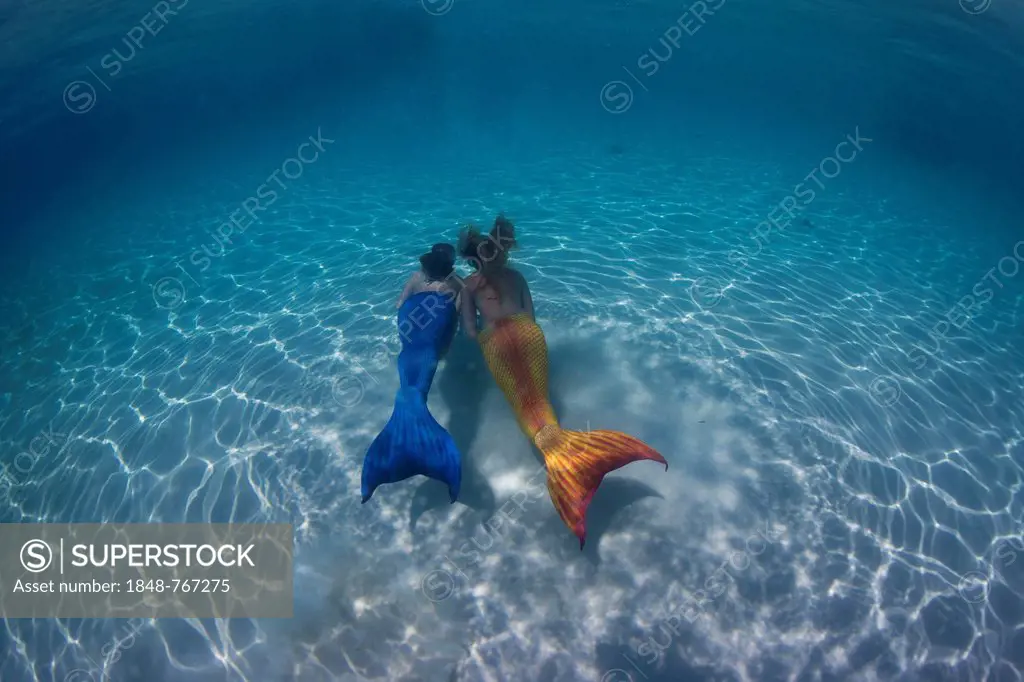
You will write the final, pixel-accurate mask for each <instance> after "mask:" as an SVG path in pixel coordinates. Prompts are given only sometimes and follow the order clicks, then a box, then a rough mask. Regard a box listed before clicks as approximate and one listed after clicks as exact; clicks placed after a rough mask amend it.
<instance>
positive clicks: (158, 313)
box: [0, 0, 1024, 682]
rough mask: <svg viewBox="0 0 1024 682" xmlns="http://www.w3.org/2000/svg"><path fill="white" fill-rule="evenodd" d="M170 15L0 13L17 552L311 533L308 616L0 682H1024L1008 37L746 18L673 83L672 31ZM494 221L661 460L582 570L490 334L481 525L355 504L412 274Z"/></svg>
mask: <svg viewBox="0 0 1024 682" xmlns="http://www.w3.org/2000/svg"><path fill="white" fill-rule="evenodd" d="M709 4H713V3H709ZM716 6H717V5H716ZM179 9H180V13H179V14H177V15H173V16H168V17H167V19H168V20H167V21H166V25H165V26H164V29H163V31H166V34H165V33H163V32H160V33H159V34H157V35H153V36H150V35H147V36H146V38H145V41H144V45H145V46H144V47H143V48H140V49H138V50H137V51H136V53H135V54H134V55H133V56H132V57H131V58H130V59H124V58H123V57H124V56H125V55H126V54H127V52H126V50H127V49H128V47H127V45H126V44H125V43H124V42H123V41H122V37H123V36H124V35H125V34H127V33H128V32H129V31H130V30H131V29H132V28H133V27H134V26H136V25H138V24H139V23H140V21H141V17H143V16H144V15H146V13H147V12H150V11H151V10H152V7H150V6H147V5H144V4H124V5H117V6H114V5H108V6H99V5H90V6H80V7H79V6H75V7H64V6H60V5H56V4H45V3H44V4H39V5H29V4H23V5H16V6H14V7H13V8H11V9H9V10H7V13H6V14H5V15H4V17H3V18H4V21H3V23H2V24H0V38H4V39H5V40H4V41H3V42H4V44H5V45H6V48H5V49H6V51H7V52H6V53H7V55H8V57H9V58H8V59H5V61H4V69H3V71H2V72H0V86H2V87H3V89H4V92H5V95H9V96H5V98H4V100H3V101H4V110H3V114H2V115H0V118H3V119H4V122H3V124H2V126H3V129H2V131H0V132H2V133H3V135H4V136H5V137H4V138H3V140H2V144H3V145H4V147H5V150H7V152H8V153H7V154H6V155H5V157H4V158H5V161H4V162H3V163H4V168H5V176H6V177H7V178H8V181H7V182H6V183H5V188H4V192H5V194H6V195H7V200H6V201H5V206H6V207H7V211H8V216H9V218H8V222H7V223H5V230H6V232H7V234H8V236H9V239H8V248H7V249H6V253H5V254H4V256H3V258H4V259H5V261H4V262H5V270H4V280H5V281H4V288H3V289H2V291H0V311H2V319H3V323H2V324H0V347H2V348H3V364H2V365H0V448H2V452H3V462H4V474H3V479H2V482H0V521H4V522H17V523H36V522H153V521H162V522H202V521H210V522H228V521H233V522H267V521H272V522H289V523H293V524H294V526H295V529H296V560H295V575H296V593H295V604H296V605H295V618H293V619H291V620H280V621H275V620H259V621H256V620H241V619H240V620H233V621H228V620H159V621H142V622H139V623H135V624H132V625H128V624H126V622H125V621H115V620H99V619H96V620H64V619H62V620H33V621H30V620H6V621H4V623H3V627H2V628H0V656H2V658H0V679H2V680H3V681H4V682H7V681H8V680H11V681H16V682H20V681H21V680H57V681H61V682H87V681H88V680H90V679H91V680H96V681H99V680H101V679H103V676H104V675H105V676H106V679H109V680H111V681H115V682H120V681H121V680H125V681H128V680H141V679H145V680H154V681H157V680H161V681H162V680H167V681H175V682H176V681H178V680H184V681H192V680H197V681H202V682H205V681H207V680H209V681H211V682H212V681H220V680H249V681H260V682H262V681H264V680H301V681H303V682H305V681H307V680H309V681H318V682H319V681H321V680H344V681H349V680H368V679H369V680H407V681H411V680H464V681H476V680H481V681H482V680H544V681H551V682H554V681H558V682H562V681H570V680H571V681H576V680H580V681H583V680H590V681H597V680H601V682H623V681H625V680H632V682H641V680H651V681H660V680H672V681H680V680H685V681H689V680H701V681H704V680H708V681H710V680H782V679H796V680H846V679H852V680H874V679H880V680H986V679H989V680H1014V679H1018V677H1019V674H1020V671H1021V670H1022V669H1024V658H1022V654H1021V652H1022V651H1024V639H1022V636H1021V634H1020V633H1021V630H1020V627H1021V624H1022V614H1024V572H1022V571H1024V537H1022V525H1021V524H1022V519H1024V499H1022V497H1021V483H1022V478H1024V470H1022V467H1024V440H1022V437H1021V429H1022V426H1024V414H1022V412H1021V405H1020V394H1021V391H1020V387H1021V384H1022V376H1024V354H1022V351H1021V349H1020V343H1019V339H1020V338H1021V335H1020V332H1021V319H1020V318H1021V313H1022V311H1024V309H1022V303H1024V289H1022V287H1021V282H1022V281H1024V279H1022V277H1021V275H1020V274H1019V268H1020V264H1021V262H1022V261H1024V242H1022V241H1021V239H1024V235H1022V233H1021V231H1020V217H1021V205H1020V203H1019V196H1017V193H1016V192H1015V191H1014V188H1019V182H1018V181H1019V180H1020V179H1021V174H1020V167H1019V161H1018V160H1019V158H1024V157H1021V156H1019V155H1018V152H1019V151H1020V150H1021V149H1022V148H1024V143H1022V138H1021V136H1020V134H1019V132H1018V131H1017V129H1016V123H1015V122H1016V121H1019V120H1020V116H1019V114H1020V113H1024V112H1022V109H1024V107H1021V105H1020V103H1019V101H1018V95H1017V93H1016V91H1014V90H1013V88H1008V87H1006V85H1005V83H1013V82H1016V83H1019V82H1021V80H1020V76H1021V71H1022V68H1021V67H1022V65H1024V59H1022V57H1021V51H1020V48H1019V45H1020V35H1021V34H1020V26H1021V23H1020V10H1019V8H1018V7H1016V6H1014V5H1010V4H1009V3H1006V2H999V1H998V0H993V1H992V3H991V4H990V5H985V4H984V3H980V2H979V3H973V4H971V3H969V4H967V5H966V6H965V7H961V6H958V5H957V4H956V3H955V2H952V3H945V4H943V5H941V6H933V7H929V8H924V7H914V6H900V7H896V6H893V5H891V4H885V5H883V4H866V3H841V2H830V3H820V4H792V5H786V4H783V5H779V4H774V5H768V4H765V3H757V2H741V1H740V0H727V2H726V3H725V4H721V7H720V8H719V9H718V10H717V11H716V12H715V13H714V14H713V15H709V16H707V17H706V21H705V23H703V24H700V27H699V30H696V31H694V32H693V33H692V35H691V34H689V33H688V32H684V33H682V34H681V36H678V37H677V40H678V42H679V47H678V48H676V47H673V49H672V50H671V52H672V54H671V56H669V57H667V59H666V60H665V61H664V62H659V63H658V66H659V69H658V71H657V72H656V73H654V74H653V75H648V74H647V73H646V71H644V69H643V67H642V66H640V63H641V62H640V60H641V59H642V58H643V55H644V54H650V53H649V52H648V50H650V49H654V50H655V52H656V53H657V54H660V55H662V57H665V55H666V54H667V51H666V50H667V46H666V43H662V42H660V40H661V39H662V38H663V37H665V36H667V35H675V33H669V31H670V27H671V26H672V25H673V24H675V25H677V26H678V25H679V24H677V23H676V22H677V19H679V17H680V16H682V15H683V14H684V13H685V12H687V11H689V12H690V13H691V14H692V10H687V7H685V6H684V7H676V6H668V5H666V4H662V3H654V2H649V3H631V4H627V3H604V4H599V5H597V6H591V7H587V8H584V7H583V6H582V5H579V4H573V5H559V6H558V7H557V8H551V7H545V6H543V5H541V4H540V3H527V4H525V5H516V6H499V5H495V4H494V3H487V2H483V1H482V0H476V1H470V0H465V1H464V2H460V1H459V0H456V2H455V3H454V4H444V3H427V4H426V5H425V6H421V5H419V4H415V3H409V4H397V3H366V4H364V5H360V6H355V5H352V6H346V7H343V8H342V7H334V6H327V5H318V4H315V3H308V4H302V5H297V6H294V7H279V8H273V7H270V6H266V7H241V6H237V7H236V6H232V5H221V6H217V7H210V6H199V5H195V4H193V3H191V2H190V3H188V6H186V7H180V8H179ZM979 10H980V11H979ZM44 22H45V23H44ZM687 25H690V26H691V27H692V26H693V25H692V23H689V22H688V23H687ZM44 26H45V28H44ZM136 35H137V34H136ZM669 44H671V41H670V43H669ZM115 47H116V48H118V50H119V53H118V54H119V55H121V58H120V62H121V63H122V70H121V71H120V72H119V73H118V74H117V75H116V76H112V75H111V74H110V72H111V71H112V70H113V69H111V68H109V66H110V65H111V64H112V62H111V61H110V60H109V59H107V61H106V62H104V59H105V58H107V57H109V56H110V54H111V50H112V49H113V48H115ZM104 63H105V64H106V65H107V66H106V67H105V66H104ZM643 63H650V62H649V61H648V62H643ZM89 69H92V70H93V71H95V74H93V73H92V72H91V71H89ZM90 78H102V79H103V81H102V83H101V82H100V81H99V80H88V79H90ZM1014 79H1016V80H1014ZM75 80H81V81H82V82H88V83H89V84H90V87H91V89H84V86H79V87H78V88H77V89H74V90H72V91H71V95H70V96H68V94H67V93H68V92H69V91H68V90H67V87H68V84H69V83H71V82H72V81H75ZM104 84H105V85H104ZM609 84H611V85H609ZM107 86H109V87H107ZM623 86H627V88H628V89H627V88H624V87H623ZM89 93H93V94H92V95H91V96H92V97H94V99H92V100H89V99H88V97H86V95H89ZM62 95H63V97H62ZM82 97H85V99H79V98H82ZM89 102H91V105H90V106H89V107H88V109H86V110H82V111H74V109H76V108H78V109H84V108H85V105H86V104H87V103H89ZM69 103H70V106H66V105H68V104H69ZM627 103H628V106H624V105H625V104H627ZM844 141H845V144H843V146H842V147H840V145H841V144H842V143H844ZM305 143H309V144H307V146H305V147H304V148H303V149H302V150H301V151H300V146H301V145H303V144H305ZM309 145H312V146H309ZM314 152H315V154H316V156H315V159H314V160H313V161H288V160H289V159H296V158H299V157H300V156H301V157H302V158H303V159H308V158H310V157H311V156H312V155H313V154H314ZM1015 164H1017V165H1015ZM815 169H817V170H815ZM812 172H814V173H815V174H814V175H813V176H811V175H810V174H811V173H812ZM275 173H277V175H272V174H275ZM271 178H276V180H272V179H271ZM269 191H273V192H274V193H275V194H274V196H275V198H274V199H273V200H270V199H268V195H267V192H269ZM809 193H810V194H809ZM252 197H256V198H257V199H258V200H259V202H260V203H259V206H260V210H259V212H258V213H256V214H255V215H256V216H257V218H256V219H255V220H241V222H236V224H235V225H233V226H231V225H230V220H231V217H232V215H234V216H235V217H236V221H237V219H238V217H239V216H243V217H244V215H245V209H244V207H245V206H246V205H248V206H250V207H251V206H253V204H251V203H250V204H246V202H247V201H249V200H250V199H251V198H252ZM780 206H782V207H783V208H782V209H780V208H779V207H780ZM787 210H788V213H789V216H788V218H783V216H785V215H786V213H787ZM500 211H504V212H506V213H507V214H508V215H509V216H510V217H512V218H513V219H515V220H516V221H517V225H518V230H519V233H520V241H521V246H520V249H519V250H518V251H517V252H516V253H515V254H514V261H515V263H516V266H517V267H519V268H520V269H521V270H522V271H523V272H524V274H526V276H527V278H528V279H529V281H530V284H531V288H532V290H533V297H534V300H535V303H536V307H537V315H538V321H539V322H540V324H541V326H542V327H543V329H544V331H545V334H546V337H547V340H548V344H549V348H550V356H551V366H552V370H551V371H552V375H551V386H552V399H553V402H554V403H555V406H556V409H557V411H558V413H559V415H560V418H561V420H562V423H563V424H564V425H565V426H567V427H569V428H576V429H584V430H585V429H587V428H595V429H596V428H612V429H620V430H623V431H626V432H628V433H631V434H633V435H636V436H638V437H640V438H642V439H643V440H645V441H646V442H648V443H650V444H651V445H652V446H653V447H655V448H657V449H658V450H659V451H660V452H661V453H663V454H664V455H665V457H666V459H668V461H669V463H670V467H669V470H668V471H667V472H665V471H663V469H662V468H661V467H660V466H657V465H656V464H653V463H636V464H632V465H629V466H628V467H626V468H624V469H622V470H620V471H619V472H616V473H615V474H613V475H611V476H609V477H608V478H607V479H606V480H605V482H604V483H603V484H602V486H601V489H600V491H599V493H598V494H597V496H596V497H595V500H594V503H593V505H592V507H591V510H590V513H589V517H588V518H589V533H588V541H587V546H586V548H585V549H584V550H583V551H582V552H580V551H579V549H578V544H577V542H576V539H575V538H574V537H573V536H572V534H571V533H570V532H568V531H567V529H566V528H565V527H564V526H563V525H562V524H561V522H560V520H559V519H558V517H557V515H556V514H555V512H554V509H553V507H552V505H551V503H550V501H549V500H548V498H547V496H546V494H545V492H544V490H543V487H542V486H541V485H540V483H539V482H540V481H542V480H543V478H542V474H543V472H542V469H541V465H540V462H539V458H538V456H537V455H536V454H535V452H534V451H533V450H532V448H531V446H530V445H529V444H528V443H527V442H526V440H525V439H524V438H523V437H522V435H521V434H520V432H519V431H518V428H517V427H516V424H515V420H514V418H513V416H512V414H511V413H510V411H509V410H508V407H507V405H506V403H505V402H504V398H503V397H502V395H501V394H500V392H499V391H498V390H497V388H495V387H494V386H493V385H492V382H491V379H490V377H489V376H488V375H487V373H486V368H485V367H484V365H483V362H482V358H481V357H480V354H479V351H478V350H477V349H476V348H475V347H474V346H473V345H472V344H471V343H469V342H468V341H467V340H466V339H464V338H459V339H457V340H456V342H455V345H454V346H453V348H452V350H451V352H450V354H449V356H448V357H447V358H446V360H445V361H444V363H443V364H442V368H441V370H440V371H439V372H438V375H437V378H436V380H435V384H434V389H433V391H432V393H431V397H430V407H431V410H432V411H433V413H434V414H435V416H437V418H438V419H439V420H440V421H441V423H442V424H444V425H446V426H447V427H448V428H449V430H450V431H451V433H452V434H453V436H454V437H455V439H456V441H457V443H458V444H459V446H460V449H461V450H462V452H463V456H464V469H465V473H464V479H463V480H464V483H463V493H462V498H461V499H460V501H459V502H458V503H456V504H454V505H449V504H448V502H447V493H446V491H445V489H444V487H443V486H442V485H440V484H437V483H435V482H431V481H425V480H423V479H414V480H409V481H406V482H404V483H401V484H397V485H392V486H386V487H384V488H381V489H380V490H379V491H378V492H377V493H376V494H375V496H374V498H373V500H372V502H371V503H368V504H367V505H360V504H359V476H360V466H361V461H362V456H363V454H364V453H365V450H366V448H367V446H368V445H369V443H370V441H371V440H372V439H373V437H374V436H375V435H376V433H377V432H378V431H379V430H380V429H381V428H382V426H383V424H384V423H385V421H386V420H387V417H388V414H389V413H390V407H391V403H392V400H393V398H394V393H395V390H396V388H397V385H398V382H397V375H396V372H395V366H394V353H395V351H396V349H397V347H398V333H397V329H396V327H395V322H394V300H395V298H396V296H397V294H398V291H399V289H400V287H401V284H402V282H403V281H404V279H405V277H406V276H407V274H408V273H409V271H410V269H411V268H413V267H414V266H415V264H416V257H417V256H418V255H419V254H420V253H421V252H422V251H423V250H425V248H426V247H427V246H429V245H430V244H432V243H434V242H436V241H439V240H444V239H449V240H453V239H454V238H455V235H456V233H457V230H458V228H459V227H460V226H461V225H462V224H464V223H465V222H467V221H476V222H479V223H486V222H487V221H490V220H492V219H493V217H494V216H495V215H496V214H497V213H498V212H500ZM769 218H773V219H775V220H776V223H775V224H769V223H766V222H765V221H767V220H768V219H769ZM225 225H229V227H225ZM240 225H242V226H244V227H241V226H240ZM968 299H969V300H968ZM26 452H28V453H30V456H29V457H28V459H26V458H25V457H23V456H22V455H23V453H26ZM538 474H540V476H538ZM524 493H526V494H525V495H524ZM524 498H525V501H524ZM513 500H519V501H520V502H521V505H520V506H519V507H516V510H517V511H518V513H516V514H513V515H512V516H514V520H510V519H508V516H507V514H508V511H509V510H510V509H513V507H512V506H511V503H510V501H513ZM503 512H504V513H505V515H503ZM129 642H130V643H129ZM112 644H113V646H112ZM112 649H113V650H116V652H117V654H118V656H117V657H116V660H113V657H112V656H110V655H109V654H110V652H111V650H112ZM73 671H78V672H75V673H74V675H72V679H71V680H70V681H69V680H68V676H69V675H70V674H71V673H72V672H73ZM75 676H77V677H75Z"/></svg>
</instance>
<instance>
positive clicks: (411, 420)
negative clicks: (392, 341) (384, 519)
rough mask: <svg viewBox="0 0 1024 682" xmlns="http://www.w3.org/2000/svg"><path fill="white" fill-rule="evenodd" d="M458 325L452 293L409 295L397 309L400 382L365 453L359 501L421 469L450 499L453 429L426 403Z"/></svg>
mask: <svg viewBox="0 0 1024 682" xmlns="http://www.w3.org/2000/svg"><path fill="white" fill-rule="evenodd" d="M457 325H458V314H457V311H456V308H455V301H454V298H453V297H452V296H451V295H450V294H444V293H440V292H436V291H426V292H421V293H419V294H414V295H412V296H410V297H409V298H408V299H407V300H406V301H405V303H403V304H402V307H401V308H400V309H399V310H398V334H399V337H401V340H402V352H401V353H399V355H398V378H399V382H400V388H399V389H398V394H397V395H396V396H395V407H394V410H393V411H392V412H391V418H390V419H389V420H388V423H387V425H386V426H385V427H384V430H383V431H381V432H380V434H379V435H378V436H377V437H376V438H375V439H374V441H373V443H371V444H370V449H369V450H368V451H367V453H366V457H365V458H364V459H363V486H362V488H363V490H362V493H363V502H364V503H365V502H366V501H367V500H369V499H370V497H371V496H372V495H373V492H374V491H375V490H376V489H377V486H380V485H383V484H385V483H397V482H398V481H404V480H405V479H407V478H409V477H411V476H416V475H417V474H422V475H423V476H429V477H430V478H434V479H437V480H439V481H442V482H444V483H445V484H447V485H448V494H449V496H450V497H451V501H452V502H454V501H455V499H456V498H457V497H458V496H459V485H460V484H461V482H462V457H461V455H460V454H459V450H458V448H457V447H456V446H455V441H453V440H452V437H451V434H449V433H448V431H446V430H445V428H444V427H443V426H441V425H440V424H438V423H437V420H436V419H434V416H433V415H432V414H430V410H428V409H427V394H428V393H429V392H430V385H431V384H432V383H433V381H434V373H435V372H436V371H437V363H438V361H439V360H440V358H441V356H442V355H443V354H444V352H445V351H446V350H447V348H448V345H449V344H450V343H451V341H452V338H453V336H454V334H455V329H456V326H457Z"/></svg>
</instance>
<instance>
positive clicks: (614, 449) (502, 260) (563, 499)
mask: <svg viewBox="0 0 1024 682" xmlns="http://www.w3.org/2000/svg"><path fill="white" fill-rule="evenodd" d="M515 244H516V242H515V226H514V225H513V224H512V223H511V222H510V221H509V220H508V219H506V218H505V217H504V216H498V218H497V220H495V221H494V228H493V229H492V230H491V233H490V235H488V236H484V235H482V234H480V232H479V230H477V229H476V228H475V227H472V226H470V227H468V228H466V229H465V230H463V232H462V234H461V235H460V237H459V252H460V253H461V254H462V256H463V257H464V258H466V259H467V260H469V261H470V263H471V264H472V266H473V268H474V269H475V270H476V272H475V274H473V275H471V276H470V277H468V278H467V279H466V283H465V284H466V287H465V289H464V290H463V301H462V324H463V328H464V329H465V330H466V333H467V334H469V336H470V337H472V338H475V339H477V340H478V341H479V343H480V348H481V350H482V351H483V354H484V359H485V360H486V362H487V367H488V368H489V369H490V370H491V375H492V376H494V380H495V381H496V382H497V383H498V386H500V387H501V390H502V391H503V392H504V393H505V397H506V398H507V399H508V402H509V404H510V405H511V406H512V409H513V410H514V411H515V413H516V420H517V421H518V422H519V428H520V429H522V431H523V433H525V434H526V436H527V437H528V438H529V439H530V440H531V441H533V443H534V445H536V446H537V448H538V449H539V450H540V451H541V453H542V454H543V456H544V466H545V467H546V468H547V472H548V493H549V494H550V495H551V501H552V502H553V503H554V505H555V509H556V510H557V511H558V515H559V516H561V517H562V521H564V522H565V525H566V526H568V527H569V529H570V530H571V531H572V532H573V533H575V534H576V537H578V538H579V539H580V549H582V548H583V544H584V542H585V541H586V536H587V522H586V515H587V507H588V506H589V505H590V501H591V499H592V498H593V497H594V493H595V492H597V487H598V486H599V485H600V484H601V481H602V479H604V476H605V474H607V473H609V472H611V471H614V470H615V469H618V468H620V467H622V466H625V465H626V464H629V463H630V462H633V461H636V460H640V459H650V460H654V461H656V462H661V463H662V464H664V465H665V468H666V469H667V468H668V463H667V462H666V461H665V458H664V457H662V456H661V455H660V454H658V452H657V451H655V450H654V449H653V448H651V447H649V446H648V445H647V444H645V443H643V442H641V441H640V440H637V439H636V438H633V437H632V436H627V435H626V434H624V433H619V432H618V431H590V432H587V433H583V432H580V431H570V430H568V429H563V428H562V427H561V426H559V424H558V418H557V417H556V416H555V411H554V409H553V408H552V407H551V401H550V400H549V398H548V349H547V343H546V342H545V341H544V333H543V332H542V331H541V329H540V327H539V326H538V325H537V322H536V321H535V320H534V314H533V299H532V298H531V296H530V288H529V286H528V285H527V283H526V279H525V278H524V277H523V275H522V274H520V273H519V272H517V271H516V270H514V269H512V268H510V267H508V251H509V249H511V248H514V247H515ZM477 312H479V313H480V316H481V317H482V318H483V321H484V329H483V330H482V331H480V332H478V331H477Z"/></svg>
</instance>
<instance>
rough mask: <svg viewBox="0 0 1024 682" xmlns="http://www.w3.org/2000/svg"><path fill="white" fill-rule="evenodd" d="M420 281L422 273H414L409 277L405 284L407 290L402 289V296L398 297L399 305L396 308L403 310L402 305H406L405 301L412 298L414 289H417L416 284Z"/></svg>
mask: <svg viewBox="0 0 1024 682" xmlns="http://www.w3.org/2000/svg"><path fill="white" fill-rule="evenodd" d="M419 281H420V273H419V272H418V271H417V272H414V273H412V275H410V276H409V279H408V280H407V281H406V283H405V288H404V289H402V293H401V295H399V297H398V303H396V304H395V308H401V307H402V304H403V303H405V299H407V298H409V297H410V296H412V292H413V289H415V288H416V284H417V283H418V282H419Z"/></svg>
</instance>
